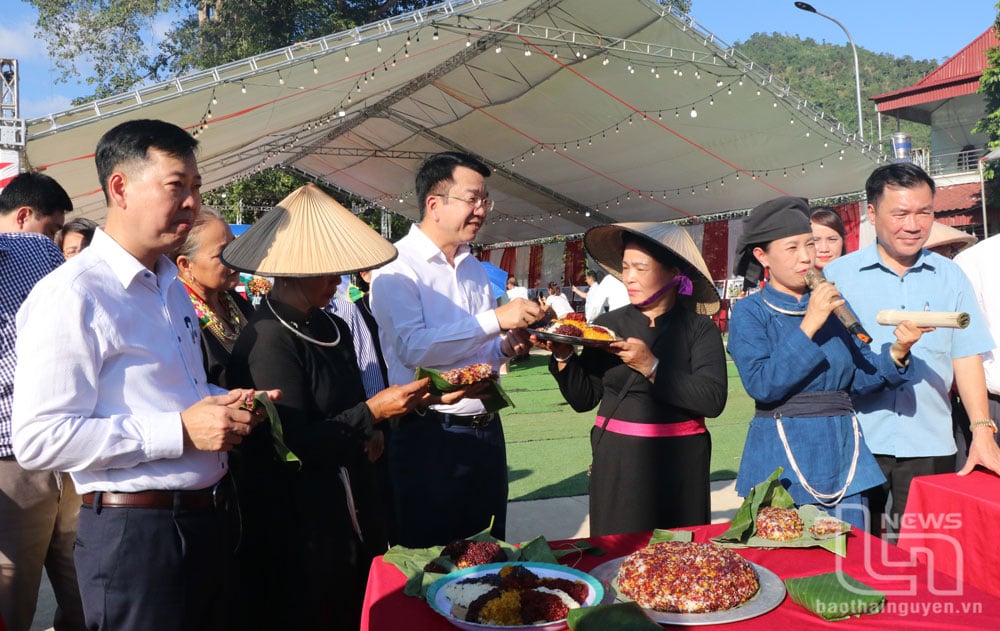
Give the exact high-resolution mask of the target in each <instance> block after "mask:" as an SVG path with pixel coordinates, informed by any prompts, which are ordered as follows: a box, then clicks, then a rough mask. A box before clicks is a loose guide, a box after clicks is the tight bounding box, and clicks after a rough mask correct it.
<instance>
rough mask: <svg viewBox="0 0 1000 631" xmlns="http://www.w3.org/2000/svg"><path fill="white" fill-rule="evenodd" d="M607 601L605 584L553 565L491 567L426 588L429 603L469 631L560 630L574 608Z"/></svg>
mask: <svg viewBox="0 0 1000 631" xmlns="http://www.w3.org/2000/svg"><path fill="white" fill-rule="evenodd" d="M603 598H604V587H603V585H601V583H600V581H598V580H597V579H595V578H594V577H593V576H590V575H589V574H585V573H583V572H581V571H579V570H574V569H573V568H570V567H566V566H563V565H555V564H550V563H534V562H510V563H490V564H487V565H480V566H477V567H470V568H466V569H463V570H458V571H455V572H452V573H451V574H447V575H445V576H443V577H441V578H440V579H438V580H437V581H435V582H434V584H433V585H431V587H430V589H428V590H427V602H428V604H430V606H431V608H432V609H433V610H434V611H436V612H437V613H439V614H440V615H442V616H443V617H444V618H445V619H446V620H448V622H450V623H451V624H452V625H454V626H456V627H458V628H459V629H465V630H466V631H481V630H488V629H503V630H505V631H528V630H530V631H558V630H559V629H565V628H566V616H567V615H568V613H569V610H570V609H576V608H579V607H590V606H592V605H596V604H597V603H599V602H601V600H602V599H603Z"/></svg>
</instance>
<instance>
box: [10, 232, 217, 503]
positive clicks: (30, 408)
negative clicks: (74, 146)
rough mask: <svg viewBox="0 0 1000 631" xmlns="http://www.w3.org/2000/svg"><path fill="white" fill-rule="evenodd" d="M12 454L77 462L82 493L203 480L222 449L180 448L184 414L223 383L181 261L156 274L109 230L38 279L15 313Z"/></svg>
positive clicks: (28, 464)
mask: <svg viewBox="0 0 1000 631" xmlns="http://www.w3.org/2000/svg"><path fill="white" fill-rule="evenodd" d="M17 355H18V363H17V368H16V371H15V377H14V383H15V388H14V392H15V396H14V415H13V439H14V441H13V442H14V454H15V455H16V456H17V460H18V462H20V463H21V465H22V466H23V467H25V468H27V469H52V470H56V471H69V472H71V474H72V476H73V481H74V482H75V483H76V488H77V490H78V491H79V492H80V493H81V494H82V493H89V492H92V491H122V492H132V491H143V490H150V489H171V490H173V489H189V490H193V489H201V488H206V487H209V486H211V485H212V484H214V483H215V482H217V481H219V479H221V478H222V476H223V475H225V473H226V471H227V468H228V460H227V455H226V454H225V453H217V452H209V451H199V450H197V449H195V448H193V447H185V446H184V435H183V428H182V425H181V419H180V412H181V411H182V410H184V409H186V408H188V407H189V406H191V405H193V404H194V403H196V402H198V401H199V400H201V399H202V398H204V397H206V396H208V395H211V394H219V393H221V392H225V391H224V390H222V389H220V388H217V387H216V386H212V385H210V384H209V383H208V382H207V381H206V379H205V369H204V366H203V363H202V357H201V346H200V343H199V331H198V318H197V316H196V315H195V312H194V308H193V307H192V305H191V300H190V299H189V298H188V296H187V292H186V291H185V290H184V287H183V286H182V285H181V283H180V282H179V281H177V268H176V267H175V266H174V264H173V263H172V262H171V261H170V260H169V259H167V258H166V257H162V256H161V257H160V259H159V261H157V264H156V273H155V274H154V273H153V272H150V271H149V270H148V269H146V268H145V267H144V266H143V265H142V264H141V263H140V262H139V261H138V260H136V259H135V258H134V257H133V256H132V255H130V254H129V253H128V252H126V251H125V250H124V249H123V248H122V247H121V246H120V245H118V243H116V242H115V241H114V240H113V239H112V238H111V237H109V236H108V235H107V234H105V233H104V232H103V231H102V230H97V231H95V233H94V240H93V242H92V243H91V245H90V247H88V248H87V249H85V250H84V251H83V252H82V253H80V254H79V255H77V256H75V257H73V258H72V259H70V260H69V261H68V262H67V263H66V264H64V265H62V266H61V267H59V268H58V269H56V270H55V271H54V272H52V273H51V274H49V275H48V276H46V277H45V278H44V279H42V280H41V281H39V283H38V284H37V285H35V288H34V289H33V290H32V292H31V294H30V295H29V296H28V298H27V300H25V302H24V305H23V306H22V307H21V309H20V310H19V311H18V314H17Z"/></svg>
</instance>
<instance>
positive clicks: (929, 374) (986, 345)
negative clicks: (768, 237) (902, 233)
mask: <svg viewBox="0 0 1000 631" xmlns="http://www.w3.org/2000/svg"><path fill="white" fill-rule="evenodd" d="M823 273H824V274H825V275H826V277H827V279H829V280H830V281H832V282H834V283H836V285H837V289H839V290H840V293H841V294H842V295H843V296H844V298H846V299H847V301H848V302H849V303H850V305H851V308H852V309H853V310H854V312H855V314H856V315H857V316H858V319H859V320H860V321H861V324H862V325H863V326H864V327H865V329H866V330H867V331H868V333H869V334H870V335H871V336H872V338H873V341H872V347H874V348H880V347H881V346H882V345H883V344H884V343H886V342H892V341H893V340H895V335H893V330H894V328H895V327H892V326H882V325H880V324H878V323H877V322H876V320H875V316H876V314H877V313H878V312H879V311H881V310H883V309H901V310H907V311H962V312H966V313H968V314H969V318H970V322H969V326H968V327H967V328H965V329H947V328H938V329H936V330H934V331H932V332H930V333H925V334H924V335H923V337H921V338H920V341H918V342H917V343H916V344H914V345H913V348H911V349H910V362H911V365H910V370H911V372H912V375H911V380H910V381H909V382H908V383H905V384H902V385H900V386H898V387H896V388H887V389H886V390H882V391H880V392H875V393H871V394H866V395H863V396H857V397H855V399H854V403H855V406H856V409H857V411H858V419H859V420H860V421H861V425H862V428H863V429H864V433H865V439H866V441H867V442H868V446H869V447H871V450H872V452H873V453H875V454H883V455H891V456H897V457H905V458H915V457H928V456H949V455H951V454H954V453H955V451H956V446H955V439H954V436H953V434H952V423H951V399H950V396H949V392H950V390H951V386H952V382H953V381H954V370H953V367H952V360H954V359H958V358H961V357H968V356H970V355H977V354H979V353H984V352H986V351H989V350H991V349H992V348H993V346H994V344H993V338H992V337H991V336H990V332H989V330H988V329H987V327H986V322H985V320H984V319H983V316H982V313H981V312H980V310H979V304H978V303H977V302H976V295H975V292H974V291H973V289H972V285H971V284H970V283H969V280H968V278H967V277H966V276H965V274H964V273H963V272H962V270H961V269H960V268H959V267H958V266H957V265H955V263H953V262H952V261H950V260H948V259H947V258H945V257H943V256H941V255H939V254H935V253H933V252H931V251H929V250H921V251H920V254H919V256H918V258H917V261H916V263H914V264H913V266H912V267H910V268H909V269H907V270H906V272H905V273H904V274H903V275H902V276H899V275H898V274H896V272H894V271H892V269H890V268H889V266H888V265H886V264H884V263H883V262H882V259H881V257H880V255H879V253H878V246H877V245H872V246H869V247H867V248H864V249H863V250H859V251H858V252H854V253H852V254H848V255H847V256H844V257H841V258H839V259H837V260H835V261H833V262H832V263H830V265H828V266H827V267H826V268H824V269H823Z"/></svg>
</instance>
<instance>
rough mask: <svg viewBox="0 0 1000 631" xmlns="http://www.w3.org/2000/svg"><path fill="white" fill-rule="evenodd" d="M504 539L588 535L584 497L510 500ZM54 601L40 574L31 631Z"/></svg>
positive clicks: (727, 487)
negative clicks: (39, 585) (36, 606)
mask: <svg viewBox="0 0 1000 631" xmlns="http://www.w3.org/2000/svg"><path fill="white" fill-rule="evenodd" d="M735 484H736V482H735V481H734V480H727V481H721V482H713V483H712V522H713V523H717V522H727V521H729V520H730V519H732V517H733V515H735V514H736V509H738V508H739V507H740V503H741V500H740V498H739V497H738V496H737V495H736V491H735V490H734V486H735ZM507 511H508V512H507V539H508V540H509V541H527V540H529V539H532V538H533V537H537V536H538V535H543V536H544V537H545V538H546V539H551V540H555V539H572V538H577V537H586V536H588V535H589V534H590V516H589V514H588V512H589V510H588V505H587V496H586V495H580V496H576V497H559V498H555V499H550V500H532V501H528V502H511V503H510V505H509V507H508V509H507ZM55 608H56V602H55V599H54V598H53V596H52V588H51V586H50V585H49V581H48V579H47V578H46V577H45V576H44V574H43V576H42V587H41V591H40V593H39V595H38V609H37V610H36V612H35V622H34V624H32V625H31V631H44V630H46V629H50V628H51V624H52V616H53V614H54V613H55Z"/></svg>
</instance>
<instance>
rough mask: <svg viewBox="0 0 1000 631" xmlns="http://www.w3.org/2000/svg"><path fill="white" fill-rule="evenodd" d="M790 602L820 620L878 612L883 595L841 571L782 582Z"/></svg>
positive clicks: (881, 606)
mask: <svg viewBox="0 0 1000 631" xmlns="http://www.w3.org/2000/svg"><path fill="white" fill-rule="evenodd" d="M785 588H786V589H787V590H788V595H789V596H791V598H792V601H793V602H795V603H796V604H798V605H800V606H802V607H804V608H805V609H807V610H808V611H810V612H812V613H814V614H816V615H817V616H819V617H821V618H823V619H824V620H831V621H832V620H846V619H847V618H849V617H851V616H861V615H863V614H869V613H879V612H880V611H882V609H883V607H885V594H883V593H882V592H880V591H877V590H874V589H872V588H871V587H869V586H867V585H865V584H864V583H862V582H861V581H859V580H857V579H855V578H854V577H852V576H850V575H848V574H844V573H843V572H827V573H826V574H817V575H815V576H806V577H803V578H789V579H785Z"/></svg>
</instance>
